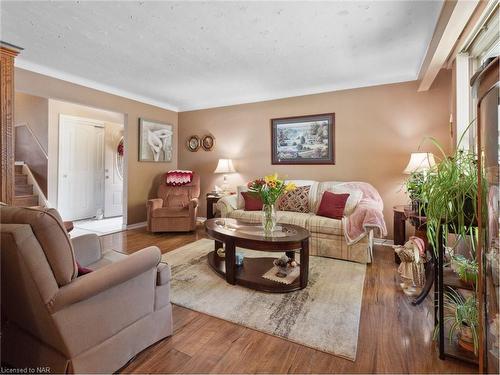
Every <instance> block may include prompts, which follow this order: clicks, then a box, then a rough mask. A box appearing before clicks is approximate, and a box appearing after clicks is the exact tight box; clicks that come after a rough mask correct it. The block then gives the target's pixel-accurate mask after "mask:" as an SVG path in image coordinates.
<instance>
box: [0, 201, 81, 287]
mask: <svg viewBox="0 0 500 375" xmlns="http://www.w3.org/2000/svg"><path fill="white" fill-rule="evenodd" d="M0 210H1V211H0V216H1V219H0V220H1V223H2V224H28V225H29V226H30V227H31V230H32V231H33V234H34V235H35V237H36V239H37V241H38V242H39V244H40V246H41V248H42V250H43V253H44V254H45V257H46V258H47V262H48V264H49V266H50V268H51V270H52V274H53V275H54V278H55V280H56V282H57V285H58V286H59V287H61V286H64V285H66V284H69V283H70V282H71V281H72V280H73V279H74V278H75V277H76V276H77V274H78V268H77V266H76V261H75V254H74V252H73V245H72V244H71V240H70V238H69V236H68V233H67V232H66V229H65V228H64V224H63V221H62V219H61V216H60V215H59V213H58V212H57V211H56V210H55V209H53V208H49V209H35V208H20V207H10V206H2V207H1V208H0Z"/></svg>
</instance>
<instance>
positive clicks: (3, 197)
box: [0, 42, 19, 204]
mask: <svg viewBox="0 0 500 375" xmlns="http://www.w3.org/2000/svg"><path fill="white" fill-rule="evenodd" d="M18 53H19V48H17V47H16V48H15V49H14V48H9V47H8V46H7V45H6V44H5V43H3V42H2V43H1V44H0V107H1V112H2V115H1V117H2V124H1V125H2V126H1V136H0V148H1V150H2V151H1V152H2V156H1V178H0V201H2V202H4V203H6V204H12V203H13V201H14V181H15V175H14V173H15V172H14V137H15V134H14V60H15V57H16V56H17V54H18Z"/></svg>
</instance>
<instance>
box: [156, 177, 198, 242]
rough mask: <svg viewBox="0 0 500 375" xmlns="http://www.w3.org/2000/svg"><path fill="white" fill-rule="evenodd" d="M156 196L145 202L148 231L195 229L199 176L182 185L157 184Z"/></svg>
mask: <svg viewBox="0 0 500 375" xmlns="http://www.w3.org/2000/svg"><path fill="white" fill-rule="evenodd" d="M157 196H158V198H155V199H150V200H148V203H147V220H148V226H147V230H148V231H150V232H190V231H193V230H195V229H196V216H197V214H198V197H199V196H200V176H199V175H198V174H197V173H193V180H192V181H191V182H190V183H189V184H186V185H182V186H168V185H167V184H165V183H161V184H160V185H159V186H158V194H157Z"/></svg>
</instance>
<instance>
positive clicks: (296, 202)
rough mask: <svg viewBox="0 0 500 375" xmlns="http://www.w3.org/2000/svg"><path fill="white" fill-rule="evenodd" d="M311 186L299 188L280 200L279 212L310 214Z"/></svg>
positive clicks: (287, 193)
mask: <svg viewBox="0 0 500 375" xmlns="http://www.w3.org/2000/svg"><path fill="white" fill-rule="evenodd" d="M309 190H310V186H298V187H297V188H296V189H294V190H292V191H288V192H286V193H285V194H283V196H282V197H281V198H280V199H279V200H278V210H279V211H292V212H309Z"/></svg>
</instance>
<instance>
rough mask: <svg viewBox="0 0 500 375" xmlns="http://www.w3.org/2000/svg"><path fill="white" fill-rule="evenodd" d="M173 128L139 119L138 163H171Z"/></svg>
mask: <svg viewBox="0 0 500 375" xmlns="http://www.w3.org/2000/svg"><path fill="white" fill-rule="evenodd" d="M173 134H174V132H173V126H172V125H170V124H164V123H161V122H157V121H150V120H146V119H143V118H139V161H153V162H169V161H172V150H173Z"/></svg>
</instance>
